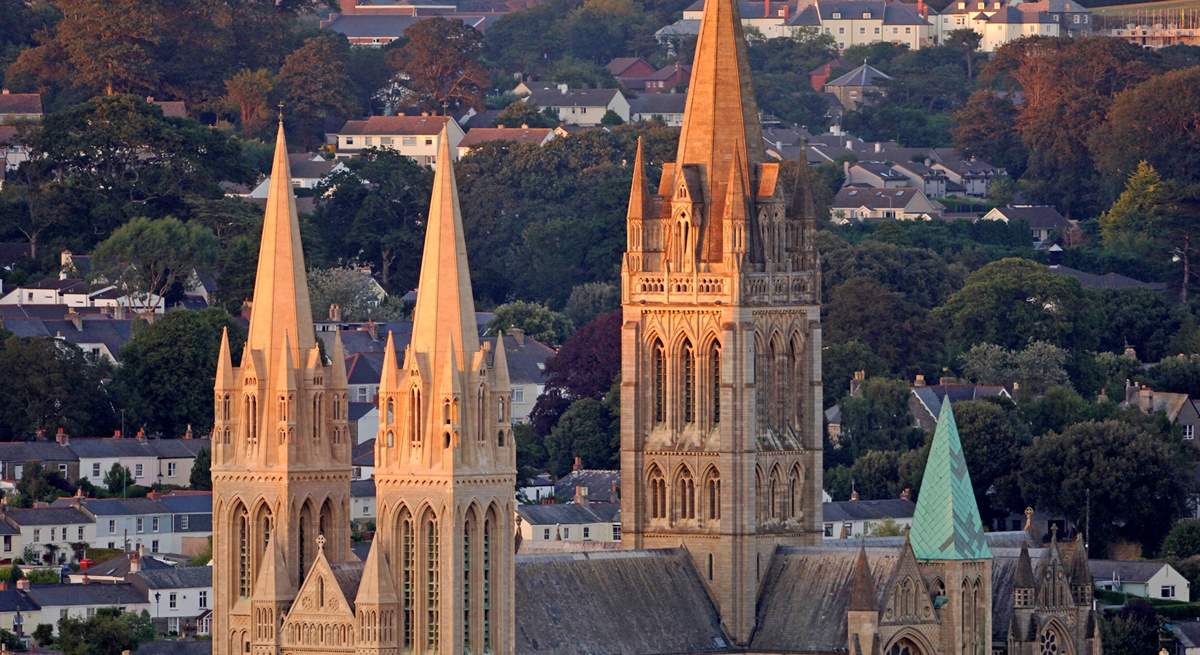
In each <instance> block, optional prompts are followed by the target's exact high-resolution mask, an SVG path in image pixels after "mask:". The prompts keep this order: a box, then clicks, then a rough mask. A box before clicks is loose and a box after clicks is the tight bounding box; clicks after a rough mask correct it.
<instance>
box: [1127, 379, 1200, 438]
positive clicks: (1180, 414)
mask: <svg viewBox="0 0 1200 655" xmlns="http://www.w3.org/2000/svg"><path fill="white" fill-rule="evenodd" d="M1123 404H1124V405H1125V406H1126V407H1134V408H1137V409H1138V410H1139V411H1141V412H1142V413H1144V414H1153V413H1154V412H1162V413H1163V414H1165V415H1166V417H1167V420H1168V421H1170V422H1171V425H1177V426H1179V428H1180V431H1181V432H1182V434H1183V440H1184V442H1186V443H1187V444H1189V445H1191V446H1192V447H1193V448H1200V443H1197V441H1196V436H1197V435H1198V434H1200V403H1198V402H1197V401H1196V400H1195V399H1193V398H1191V397H1190V396H1188V395H1187V394H1186V393H1171V392H1168V391H1155V390H1153V389H1151V388H1150V387H1148V386H1146V385H1144V384H1139V383H1136V382H1135V383H1132V384H1130V383H1126V385H1125V402H1124V403H1123Z"/></svg>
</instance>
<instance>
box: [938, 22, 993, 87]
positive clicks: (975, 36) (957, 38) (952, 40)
mask: <svg viewBox="0 0 1200 655" xmlns="http://www.w3.org/2000/svg"><path fill="white" fill-rule="evenodd" d="M982 40H983V35H982V34H980V33H978V32H976V31H975V30H973V29H970V28H963V29H958V30H951V31H950V33H949V34H947V35H946V39H945V40H944V41H943V45H945V46H946V47H947V48H950V49H951V50H960V51H962V53H963V59H964V60H965V61H966V66H967V81H968V82H970V81H972V80H974V79H975V72H974V71H975V67H974V60H975V51H977V50H979V42H980V41H982Z"/></svg>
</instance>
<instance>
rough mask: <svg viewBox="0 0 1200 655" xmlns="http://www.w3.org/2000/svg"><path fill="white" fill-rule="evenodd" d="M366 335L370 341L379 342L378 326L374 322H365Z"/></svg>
mask: <svg viewBox="0 0 1200 655" xmlns="http://www.w3.org/2000/svg"><path fill="white" fill-rule="evenodd" d="M367 334H369V335H371V341H379V326H378V325H375V321H372V320H369V319H368V320H367Z"/></svg>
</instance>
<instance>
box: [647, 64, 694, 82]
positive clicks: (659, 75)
mask: <svg viewBox="0 0 1200 655" xmlns="http://www.w3.org/2000/svg"><path fill="white" fill-rule="evenodd" d="M677 74H682V75H683V76H684V78H687V77H688V76H689V75H691V74H692V67H691V66H689V65H687V64H678V65H675V64H672V65H670V66H663V67H662V68H660V69H658V70H656V71H654V72H653V73H651V74H649V75H647V76H646V80H647V81H660V80H669V79H671V78H672V77H674V76H675V75H677Z"/></svg>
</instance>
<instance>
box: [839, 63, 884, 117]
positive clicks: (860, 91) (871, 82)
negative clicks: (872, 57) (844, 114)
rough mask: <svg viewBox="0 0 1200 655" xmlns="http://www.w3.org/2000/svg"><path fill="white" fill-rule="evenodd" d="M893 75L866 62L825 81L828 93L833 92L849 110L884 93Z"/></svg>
mask: <svg viewBox="0 0 1200 655" xmlns="http://www.w3.org/2000/svg"><path fill="white" fill-rule="evenodd" d="M891 79H892V76H891V75H888V74H887V73H884V72H883V71H881V70H879V69H878V68H875V67H874V66H872V65H870V64H866V63H864V64H863V65H862V66H859V67H858V68H855V69H854V70H852V71H850V72H849V73H846V74H845V75H842V76H840V77H838V78H836V79H834V80H831V81H829V82H826V83H825V87H824V90H825V92H826V93H832V94H833V95H834V97H836V98H837V99H838V102H840V103H841V104H842V107H845V108H846V109H847V110H848V111H853V110H855V109H858V107H859V105H862V104H863V103H864V102H867V101H868V100H870V99H872V98H874V97H876V96H879V95H882V94H883V93H884V90H885V89H886V86H887V82H888V81H890V80H891Z"/></svg>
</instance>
